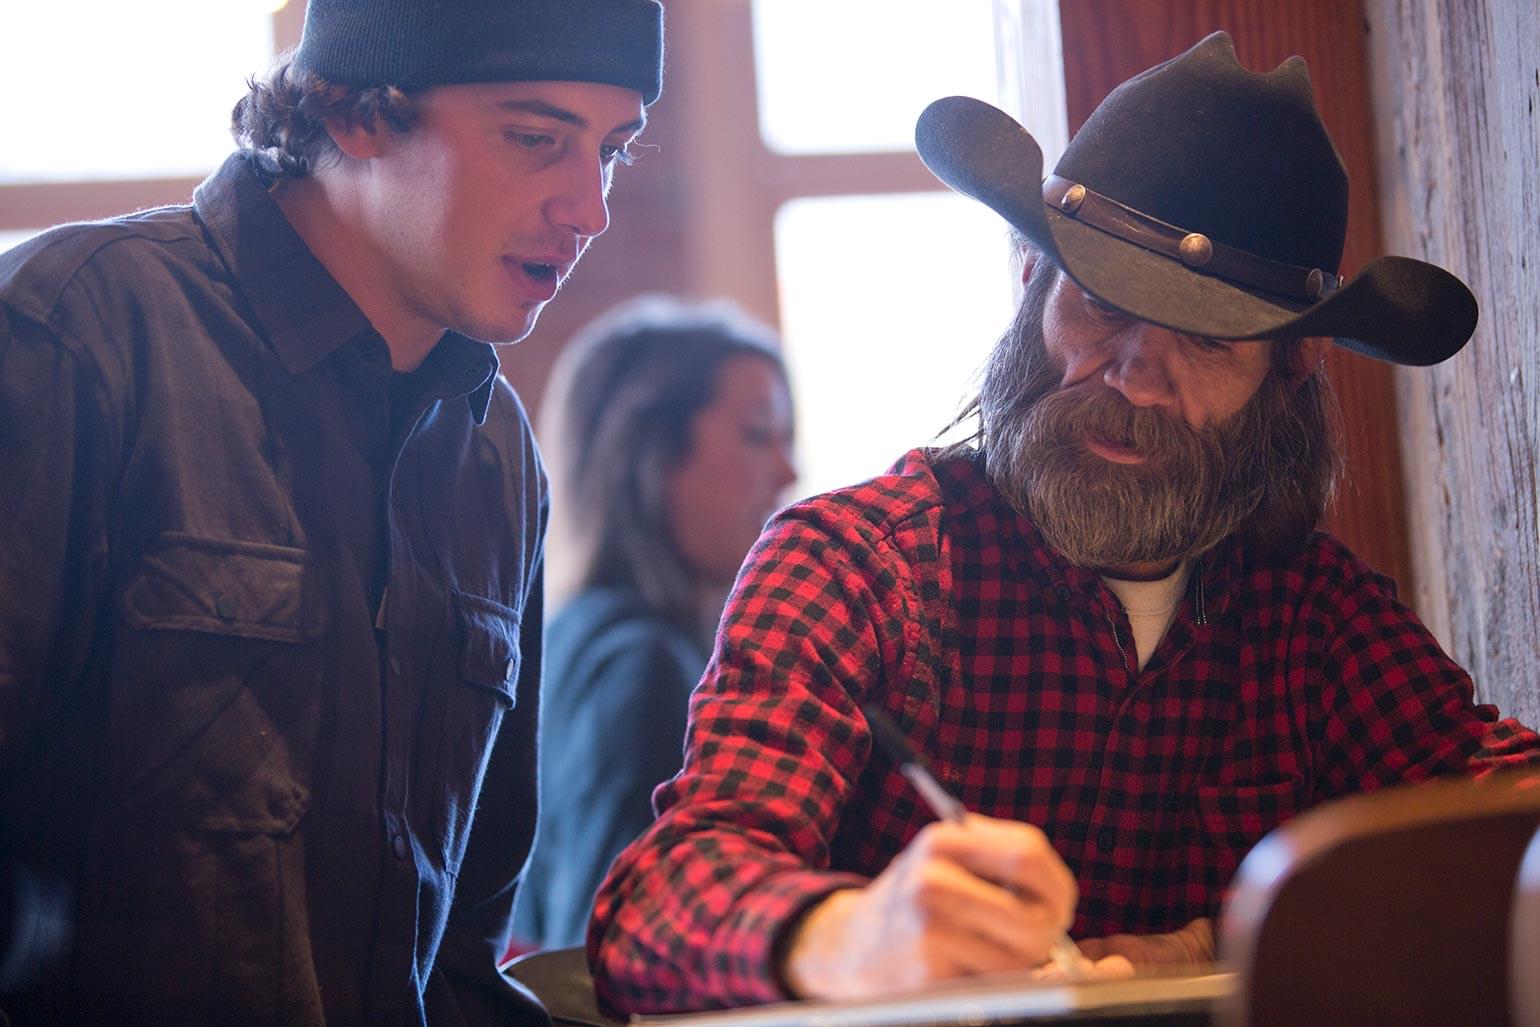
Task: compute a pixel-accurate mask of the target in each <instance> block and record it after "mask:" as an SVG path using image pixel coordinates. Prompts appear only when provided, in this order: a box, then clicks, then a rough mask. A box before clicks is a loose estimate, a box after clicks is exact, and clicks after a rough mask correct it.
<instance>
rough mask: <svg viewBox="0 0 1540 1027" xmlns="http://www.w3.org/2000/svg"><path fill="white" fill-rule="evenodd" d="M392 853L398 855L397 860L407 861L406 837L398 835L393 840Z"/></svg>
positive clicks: (391, 842) (391, 841)
mask: <svg viewBox="0 0 1540 1027" xmlns="http://www.w3.org/2000/svg"><path fill="white" fill-rule="evenodd" d="M390 851H391V852H394V853H395V854H396V858H397V859H406V836H405V835H403V834H399V833H398V834H396V835H395V836H394V837H393V838H391V840H390Z"/></svg>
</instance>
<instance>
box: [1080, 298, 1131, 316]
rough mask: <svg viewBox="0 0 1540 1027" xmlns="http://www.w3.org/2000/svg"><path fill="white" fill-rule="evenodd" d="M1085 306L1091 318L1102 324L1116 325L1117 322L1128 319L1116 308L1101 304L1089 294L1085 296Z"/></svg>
mask: <svg viewBox="0 0 1540 1027" xmlns="http://www.w3.org/2000/svg"><path fill="white" fill-rule="evenodd" d="M1085 305H1086V309H1087V310H1089V311H1090V312H1091V316H1092V317H1094V318H1096V319H1097V320H1098V321H1101V322H1103V323H1104V324H1116V323H1117V322H1119V321H1124V320H1127V319H1128V315H1127V314H1125V313H1123V312H1122V311H1121V310H1119V309H1118V308H1117V307H1114V306H1110V305H1108V304H1106V303H1103V302H1102V301H1101V300H1099V299H1097V298H1096V297H1095V296H1092V295H1091V294H1090V293H1086V294H1085Z"/></svg>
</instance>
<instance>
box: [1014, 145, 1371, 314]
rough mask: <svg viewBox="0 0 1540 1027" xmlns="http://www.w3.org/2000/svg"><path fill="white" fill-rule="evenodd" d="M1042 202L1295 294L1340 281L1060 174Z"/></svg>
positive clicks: (1232, 277)
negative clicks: (1189, 228) (1241, 247)
mask: <svg viewBox="0 0 1540 1027" xmlns="http://www.w3.org/2000/svg"><path fill="white" fill-rule="evenodd" d="M1043 202H1044V203H1047V204H1048V205H1050V206H1052V207H1053V208H1055V209H1056V210H1058V211H1059V212H1060V213H1062V214H1064V215H1066V216H1068V217H1072V218H1074V219H1075V220H1076V221H1081V222H1084V223H1085V224H1088V225H1090V226H1091V227H1092V228H1095V229H1098V230H1099V231H1102V232H1106V233H1107V234H1108V235H1113V236H1116V237H1117V238H1119V239H1122V240H1124V241H1125V242H1131V243H1133V244H1134V245H1135V246H1138V247H1141V248H1143V249H1146V250H1149V251H1151V252H1153V253H1159V254H1160V255H1161V256H1163V257H1170V258H1171V259H1172V260H1179V261H1181V262H1182V263H1183V264H1186V265H1187V266H1188V267H1190V268H1192V269H1193V270H1194V271H1198V272H1201V273H1203V274H1206V275H1213V276H1214V277H1216V278H1224V279H1227V280H1228V281H1232V282H1236V283H1239V284H1240V285H1249V286H1251V287H1252V288H1254V289H1265V290H1266V291H1268V292H1274V293H1278V294H1279V295H1281V296H1289V297H1293V298H1295V299H1306V300H1319V299H1323V298H1325V297H1326V296H1329V295H1331V294H1332V293H1334V292H1336V291H1337V289H1338V288H1340V287H1341V285H1342V278H1341V276H1340V275H1334V274H1330V273H1328V272H1326V271H1322V270H1321V269H1320V268H1318V267H1300V266H1298V265H1296V264H1284V263H1282V262H1280V261H1276V260H1268V259H1267V258H1266V257H1259V256H1257V255H1256V254H1254V253H1247V252H1246V251H1245V250H1237V249H1235V248H1234V247H1232V246H1226V245H1225V244H1224V243H1220V242H1215V241H1214V240H1212V239H1210V238H1209V237H1208V236H1206V235H1204V234H1202V233H1201V232H1189V231H1187V230H1186V229H1182V228H1177V227H1176V226H1175V225H1169V224H1167V223H1166V222H1164V221H1161V220H1160V219H1159V218H1154V217H1151V216H1150V215H1148V214H1145V213H1144V212H1142V211H1138V210H1134V209H1133V208H1132V207H1126V206H1124V205H1123V204H1121V203H1119V202H1118V201H1117V200H1114V199H1112V198H1111V197H1110V196H1103V195H1102V194H1101V193H1098V192H1093V191H1092V190H1090V189H1087V188H1086V187H1085V186H1083V185H1081V184H1080V183H1078V182H1071V181H1070V180H1069V179H1067V178H1060V177H1059V176H1058V175H1049V176H1048V177H1047V178H1045V179H1043Z"/></svg>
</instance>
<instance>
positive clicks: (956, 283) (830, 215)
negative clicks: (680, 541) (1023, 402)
mask: <svg viewBox="0 0 1540 1027" xmlns="http://www.w3.org/2000/svg"><path fill="white" fill-rule="evenodd" d="M775 242H776V246H775V249H776V264H777V273H778V275H779V279H780V286H781V326H782V332H783V336H784V346H785V353H786V360H787V363H788V365H789V367H790V373H791V378H792V388H793V389H794V390H795V394H796V397H797V451H798V464H799V467H800V469H801V472H802V476H801V479H800V480H799V481H798V482H797V485H796V486H795V489H796V491H797V492H798V493H800V494H802V495H811V494H813V493H816V492H823V491H826V490H828V489H831V488H837V487H839V486H842V485H848V484H851V483H853V482H857V481H861V480H862V479H865V478H869V477H871V476H872V475H874V474H880V473H881V472H882V471H884V470H886V469H887V468H888V466H889V465H891V464H892V462H893V461H894V460H895V459H896V458H897V457H898V456H900V455H901V454H902V453H903V452H904V451H905V450H907V449H910V448H911V447H914V446H923V445H928V444H931V443H932V442H933V440H934V436H935V435H936V433H937V432H939V431H940V430H941V429H943V428H944V427H945V426H946V425H947V424H948V423H950V422H951V420H952V419H953V418H954V417H955V415H956V413H957V411H958V408H959V406H960V404H961V401H962V400H963V399H964V398H965V396H966V394H967V393H968V391H969V389H970V387H971V384H972V381H973V375H974V372H975V370H976V369H977V368H978V367H979V365H980V364H981V363H982V362H983V360H984V357H985V356H986V355H988V353H989V350H990V347H991V346H992V345H993V344H994V341H995V339H997V338H998V337H999V336H1000V334H1001V332H1003V331H1004V330H1005V327H1006V325H1007V324H1008V323H1009V321H1010V318H1011V313H1012V311H1013V309H1014V308H1013V306H1012V304H1013V296H1014V289H1013V284H1012V279H1011V275H1010V266H1009V265H1010V246H1009V242H1008V238H1007V229H1006V226H1005V224H1004V222H1002V221H1001V220H1000V218H999V217H998V216H997V215H996V214H994V212H992V211H990V210H988V209H987V208H985V207H983V206H982V205H980V204H978V203H975V202H974V201H972V200H968V199H964V198H963V197H960V196H955V195H953V194H951V193H914V194H890V195H882V196H859V197H853V196H836V197H821V198H817V199H804V200H795V201H793V202H791V203H788V204H786V205H785V206H784V207H782V208H781V210H780V213H779V215H778V216H777V218H776V224H775ZM949 438H950V437H949Z"/></svg>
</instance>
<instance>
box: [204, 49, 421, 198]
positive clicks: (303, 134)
mask: <svg viewBox="0 0 1540 1027" xmlns="http://www.w3.org/2000/svg"><path fill="white" fill-rule="evenodd" d="M293 57H294V55H293V52H292V51H291V52H289V53H285V54H283V55H281V56H280V57H279V58H278V59H277V60H276V61H275V62H274V63H273V66H272V67H271V68H270V69H268V71H267V73H266V74H265V75H263V76H261V77H255V76H254V77H252V78H251V79H250V80H248V82H247V85H248V86H249V87H250V91H249V92H248V93H247V94H246V95H245V96H243V97H241V99H240V101H239V102H237V103H236V105H235V109H234V110H233V111H232V112H231V114H230V133H231V134H232V135H233V136H235V142H236V144H237V145H238V146H240V147H241V149H242V150H244V151H246V152H249V153H250V154H251V156H252V160H253V161H254V162H255V164H256V166H257V170H258V171H260V172H261V173H262V174H263V175H265V176H267V177H268V178H272V179H278V178H283V177H285V176H287V177H290V178H303V177H304V176H306V175H308V174H310V172H312V171H313V170H315V169H316V168H317V167H318V166H320V165H321V164H322V162H325V161H331V160H335V159H336V158H337V157H338V156H339V155H340V152H341V151H339V150H338V149H337V144H336V143H335V142H333V141H332V138H331V136H330V135H328V134H327V132H326V122H327V121H328V120H340V121H342V122H344V123H346V124H350V125H361V126H363V127H364V128H366V129H368V130H370V131H373V130H374V127H375V126H376V125H377V124H381V123H383V124H384V125H385V126H386V127H388V128H389V129H390V130H391V131H394V132H406V131H407V130H409V129H410V128H411V127H412V122H413V121H415V120H416V118H417V97H416V94H414V93H412V92H409V91H406V90H403V89H398V88H397V87H395V86H367V87H358V86H342V85H335V84H333V83H331V82H328V81H326V80H325V79H323V78H321V77H320V76H318V75H315V74H313V73H311V72H308V71H305V70H303V69H300V68H296V67H295V66H294V60H293Z"/></svg>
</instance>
